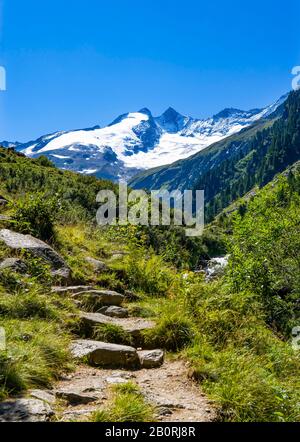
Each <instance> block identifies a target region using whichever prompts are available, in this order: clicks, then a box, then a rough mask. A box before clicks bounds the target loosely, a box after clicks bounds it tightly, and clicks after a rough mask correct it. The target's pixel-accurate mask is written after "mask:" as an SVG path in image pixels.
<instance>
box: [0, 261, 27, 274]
mask: <svg viewBox="0 0 300 442" xmlns="http://www.w3.org/2000/svg"><path fill="white" fill-rule="evenodd" d="M0 270H11V271H13V272H17V273H26V271H27V265H26V264H25V262H24V261H22V260H21V259H18V258H6V259H4V260H3V261H2V262H1V263H0Z"/></svg>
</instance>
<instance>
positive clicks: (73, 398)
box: [55, 389, 99, 405]
mask: <svg viewBox="0 0 300 442" xmlns="http://www.w3.org/2000/svg"><path fill="white" fill-rule="evenodd" d="M55 393H56V397H58V398H60V399H64V400H65V401H67V402H68V403H69V404H70V405H80V404H89V403H90V402H95V401H96V400H97V399H98V398H99V397H98V396H97V395H96V394H93V393H92V392H82V391H77V390H76V389H62V390H57V391H56V392H55Z"/></svg>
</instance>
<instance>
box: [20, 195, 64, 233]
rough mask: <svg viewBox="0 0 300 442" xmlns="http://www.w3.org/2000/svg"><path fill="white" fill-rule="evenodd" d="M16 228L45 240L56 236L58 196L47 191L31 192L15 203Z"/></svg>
mask: <svg viewBox="0 0 300 442" xmlns="http://www.w3.org/2000/svg"><path fill="white" fill-rule="evenodd" d="M13 207H14V209H15V212H14V215H13V221H14V228H15V229H16V230H18V231H19V232H21V233H30V234H31V235H33V236H36V237H37V238H40V239H42V240H44V241H49V240H51V239H53V237H54V222H55V219H56V217H57V212H58V210H59V202H58V200H57V198H55V197H52V196H49V195H46V194H45V193H41V192H38V193H35V194H29V195H27V196H26V197H25V198H24V199H21V200H18V201H17V202H15V203H14V206H13Z"/></svg>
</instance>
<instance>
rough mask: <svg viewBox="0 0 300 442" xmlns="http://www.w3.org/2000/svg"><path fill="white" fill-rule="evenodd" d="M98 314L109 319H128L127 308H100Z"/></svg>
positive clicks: (115, 306)
mask: <svg viewBox="0 0 300 442" xmlns="http://www.w3.org/2000/svg"><path fill="white" fill-rule="evenodd" d="M98 313H102V314H103V315H105V316H110V317H111V318H128V315H129V312H128V309H127V308H124V307H118V306H117V305H110V306H106V307H101V308H100V310H99V311H98Z"/></svg>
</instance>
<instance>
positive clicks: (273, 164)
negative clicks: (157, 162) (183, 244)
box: [131, 91, 300, 221]
mask: <svg viewBox="0 0 300 442" xmlns="http://www.w3.org/2000/svg"><path fill="white" fill-rule="evenodd" d="M299 159H300V93H299V91H298V92H291V93H290V95H289V97H288V99H287V100H286V102H285V103H284V104H283V105H282V106H281V107H280V108H279V109H277V111H276V112H275V113H274V114H273V115H271V116H270V118H269V119H268V120H262V121H259V122H258V123H257V124H256V125H254V126H252V127H251V128H249V129H245V130H243V131H241V132H240V133H238V134H237V135H233V136H231V137H228V138H226V139H225V140H222V141H220V142H218V143H216V144H214V145H212V146H210V147H208V148H206V149H205V150H203V151H202V152H200V153H199V154H196V155H194V156H192V157H189V158H187V159H186V160H182V161H178V162H176V163H174V164H171V165H169V166H164V167H161V168H157V169H153V170H148V171H146V172H144V173H143V174H141V175H138V176H137V177H134V178H133V180H132V181H131V185H132V186H133V187H135V188H143V187H144V188H147V189H150V190H151V189H159V188H161V187H164V188H167V189H169V190H174V189H176V188H178V189H181V190H182V189H194V190H196V189H204V191H205V200H206V219H207V220H208V221H210V220H212V219H213V217H214V216H215V215H216V214H217V213H219V212H220V211H221V210H222V209H223V208H225V207H227V206H228V205H229V204H230V203H231V202H232V201H234V200H235V199H237V198H239V197H240V196H242V195H244V194H245V193H246V192H248V191H249V190H250V189H251V188H252V187H253V186H255V185H258V186H263V185H265V184H266V183H268V182H269V181H270V180H272V178H273V177H274V176H275V175H276V173H279V172H282V171H283V170H284V169H285V168H286V167H288V166H289V165H292V164H293V163H294V162H295V161H297V160H299Z"/></svg>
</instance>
